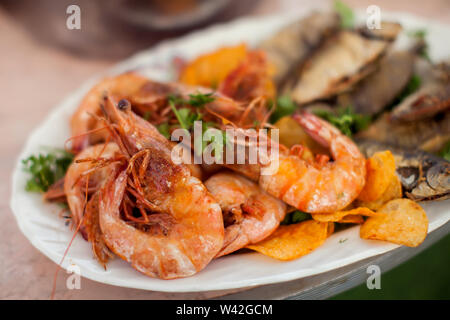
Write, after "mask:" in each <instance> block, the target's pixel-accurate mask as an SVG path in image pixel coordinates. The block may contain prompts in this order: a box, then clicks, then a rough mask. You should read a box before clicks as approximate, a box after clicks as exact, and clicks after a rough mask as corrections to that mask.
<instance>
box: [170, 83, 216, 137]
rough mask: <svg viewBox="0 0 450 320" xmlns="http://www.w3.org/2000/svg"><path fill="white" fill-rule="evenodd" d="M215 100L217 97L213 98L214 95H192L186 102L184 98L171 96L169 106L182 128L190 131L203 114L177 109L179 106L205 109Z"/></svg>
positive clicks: (186, 109)
mask: <svg viewBox="0 0 450 320" xmlns="http://www.w3.org/2000/svg"><path fill="white" fill-rule="evenodd" d="M214 100H215V97H213V93H212V92H211V93H206V94H203V93H197V94H190V95H189V99H188V100H185V99H183V98H180V97H178V96H175V95H170V96H169V105H170V108H171V109H172V111H173V113H174V114H175V117H176V118H177V120H178V122H179V123H180V126H181V128H183V129H185V130H190V129H191V128H192V127H193V125H194V122H195V121H198V120H200V119H201V118H202V114H201V113H199V112H194V111H192V110H191V109H189V108H180V109H177V108H176V106H177V105H190V106H193V107H196V108H200V107H203V106H204V105H205V104H207V103H210V102H212V101H214Z"/></svg>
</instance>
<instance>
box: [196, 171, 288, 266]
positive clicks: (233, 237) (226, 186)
mask: <svg viewBox="0 0 450 320" xmlns="http://www.w3.org/2000/svg"><path fill="white" fill-rule="evenodd" d="M205 186H206V188H207V189H208V191H209V192H211V194H212V195H213V197H215V199H216V200H217V201H218V202H219V205H220V207H221V208H222V214H223V218H224V227H225V239H224V243H223V247H222V249H221V250H220V252H219V253H218V254H217V257H220V256H223V255H226V254H229V253H231V252H234V251H236V250H239V249H241V248H243V247H245V246H246V245H247V244H252V243H256V242H259V241H261V240H263V239H264V238H266V237H267V236H269V235H270V234H271V233H272V232H273V231H275V229H276V228H277V227H278V226H279V225H280V222H281V221H282V220H283V219H284V216H285V214H286V204H284V202H282V201H281V200H278V199H276V198H274V197H272V196H271V195H269V194H267V193H266V192H265V191H264V190H262V189H261V188H260V187H259V186H258V184H256V183H254V182H252V181H250V180H248V179H247V178H245V177H243V176H241V175H238V174H236V173H232V172H221V173H217V174H215V175H213V176H212V177H210V178H209V179H208V180H206V181H205Z"/></svg>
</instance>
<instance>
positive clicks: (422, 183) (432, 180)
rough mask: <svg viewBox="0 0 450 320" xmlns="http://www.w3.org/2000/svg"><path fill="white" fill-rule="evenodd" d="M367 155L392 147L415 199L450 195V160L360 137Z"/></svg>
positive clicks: (404, 183) (406, 190) (407, 191)
mask: <svg viewBox="0 0 450 320" xmlns="http://www.w3.org/2000/svg"><path fill="white" fill-rule="evenodd" d="M356 143H357V144H358V147H359V148H360V150H361V151H362V152H363V153H364V154H365V155H366V156H367V157H370V156H372V155H373V154H374V153H375V152H377V151H383V150H390V151H391V152H392V154H393V155H394V157H395V164H396V167H397V175H398V176H399V178H400V181H401V183H402V186H403V191H404V193H405V195H406V196H407V197H408V198H410V199H412V200H416V201H422V200H444V199H448V198H450V162H448V161H446V160H445V159H443V158H440V157H438V156H435V155H432V154H430V153H427V152H424V151H420V150H406V149H402V148H398V147H395V146H392V145H388V144H384V143H378V142H374V141H370V140H364V139H357V140H356Z"/></svg>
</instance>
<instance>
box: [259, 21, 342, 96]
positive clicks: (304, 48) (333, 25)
mask: <svg viewBox="0 0 450 320" xmlns="http://www.w3.org/2000/svg"><path fill="white" fill-rule="evenodd" d="M339 21H340V20H339V16H338V15H337V14H336V13H334V12H315V13H312V14H311V15H309V16H307V17H305V18H302V19H300V20H297V21H295V22H293V23H290V24H289V25H287V26H286V27H283V28H282V29H281V30H280V31H278V32H277V33H276V34H275V35H273V36H272V37H270V38H268V39H266V40H264V41H263V42H262V43H261V44H260V45H259V49H262V50H263V51H264V52H265V53H266V55H267V58H268V60H269V62H270V63H271V64H272V65H273V66H274V67H275V70H274V72H275V74H274V75H273V79H274V81H275V83H276V85H277V86H278V87H280V86H282V85H283V83H284V81H285V80H286V79H287V78H288V77H289V74H290V72H292V70H295V69H296V68H297V67H299V65H301V64H302V62H304V61H305V60H306V59H307V58H308V57H309V56H310V55H311V54H312V52H313V51H314V50H315V49H317V48H318V47H319V46H320V45H321V44H322V43H323V41H324V39H326V38H327V36H329V35H331V34H334V33H335V32H336V31H337V30H338V28H339Z"/></svg>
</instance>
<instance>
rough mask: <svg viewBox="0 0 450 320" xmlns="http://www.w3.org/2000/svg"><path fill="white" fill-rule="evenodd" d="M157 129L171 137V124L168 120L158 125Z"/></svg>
mask: <svg viewBox="0 0 450 320" xmlns="http://www.w3.org/2000/svg"><path fill="white" fill-rule="evenodd" d="M156 129H158V131H159V133H161V134H162V135H163V136H164V137H166V139H170V126H169V124H168V123H167V122H166V123H161V124H159V125H157V126H156Z"/></svg>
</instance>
